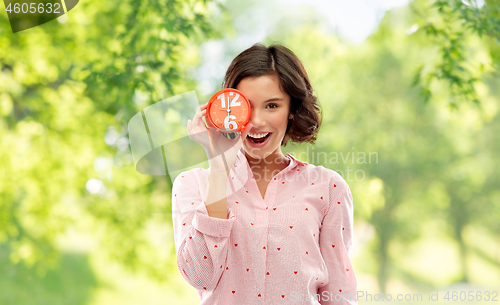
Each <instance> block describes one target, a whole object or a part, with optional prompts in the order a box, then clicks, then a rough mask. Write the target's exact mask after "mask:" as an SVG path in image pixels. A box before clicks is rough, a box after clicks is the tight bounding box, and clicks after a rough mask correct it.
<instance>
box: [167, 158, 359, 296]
mask: <svg viewBox="0 0 500 305" xmlns="http://www.w3.org/2000/svg"><path fill="white" fill-rule="evenodd" d="M286 156H287V157H288V158H289V159H290V163H289V164H288V166H287V167H286V168H285V169H284V170H282V171H281V172H279V173H278V174H277V175H275V176H274V177H273V178H271V181H270V182H269V185H268V187H267V190H266V193H265V197H264V199H263V198H262V196H261V194H260V191H259V188H258V186H257V182H256V180H255V178H254V177H253V174H252V171H251V169H250V166H249V164H248V161H247V159H246V157H245V155H244V152H243V151H242V150H239V151H238V156H237V160H236V162H235V165H234V166H233V168H232V169H231V171H230V172H229V176H228V182H227V213H228V214H227V215H228V219H220V218H215V217H210V216H208V212H207V209H206V207H205V202H204V199H205V194H206V189H207V175H208V169H202V168H197V169H193V170H190V171H185V172H183V173H181V174H179V175H178V176H177V178H176V179H175V181H174V183H173V189H172V218H173V226H174V240H175V249H176V254H177V265H178V268H179V270H180V272H181V274H182V276H183V277H184V278H185V280H186V281H187V282H188V283H189V284H190V285H191V286H193V287H194V288H196V289H197V290H198V294H199V297H200V299H201V303H200V304H201V305H214V304H228V305H235V304H236V305H245V304H252V305H253V304H316V305H317V304H323V305H325V304H357V301H356V296H355V295H356V290H357V283H356V277H355V275H354V270H353V268H352V265H351V262H350V259H349V256H350V253H351V248H352V234H353V233H352V232H353V228H352V223H353V204H352V202H353V200H352V196H351V192H350V189H349V186H348V185H347V183H346V182H345V180H344V179H343V178H342V176H340V175H339V174H338V173H337V172H335V171H333V170H330V169H327V168H325V167H323V166H315V165H312V164H308V163H306V162H302V161H299V160H297V159H296V158H295V157H293V156H292V155H290V154H286Z"/></svg>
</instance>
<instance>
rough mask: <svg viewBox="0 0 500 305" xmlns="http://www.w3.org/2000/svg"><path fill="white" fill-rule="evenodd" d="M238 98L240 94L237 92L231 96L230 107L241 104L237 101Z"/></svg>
mask: <svg viewBox="0 0 500 305" xmlns="http://www.w3.org/2000/svg"><path fill="white" fill-rule="evenodd" d="M239 98H240V95H239V94H238V93H236V96H235V97H234V98H233V100H232V101H231V104H230V106H231V107H236V106H241V102H238V99H239Z"/></svg>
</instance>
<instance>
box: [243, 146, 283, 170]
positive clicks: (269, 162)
mask: <svg viewBox="0 0 500 305" xmlns="http://www.w3.org/2000/svg"><path fill="white" fill-rule="evenodd" d="M245 157H246V158H247V161H248V164H249V165H250V169H251V170H252V172H254V173H256V172H258V173H262V172H267V171H271V172H272V171H276V170H278V171H281V170H283V169H285V168H286V167H287V166H288V164H290V159H289V158H288V157H286V156H285V155H284V154H283V153H282V152H281V150H279V151H276V152H274V153H272V154H270V155H269V156H267V157H265V158H253V157H251V156H249V155H248V154H247V153H246V152H245ZM266 176H267V175H266Z"/></svg>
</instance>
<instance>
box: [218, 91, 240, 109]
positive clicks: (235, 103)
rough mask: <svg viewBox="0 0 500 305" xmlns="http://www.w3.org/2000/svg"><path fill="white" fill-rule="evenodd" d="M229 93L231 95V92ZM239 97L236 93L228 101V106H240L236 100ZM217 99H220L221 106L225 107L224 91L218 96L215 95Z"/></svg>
mask: <svg viewBox="0 0 500 305" xmlns="http://www.w3.org/2000/svg"><path fill="white" fill-rule="evenodd" d="M231 93H232V92H231ZM230 95H232V94H230ZM239 98H240V95H239V94H238V93H236V96H235V97H234V98H233V100H232V101H231V102H230V103H229V107H236V106H241V102H238V99H239ZM217 99H219V100H220V102H221V105H222V108H226V94H225V93H221V94H219V96H217ZM230 99H231V98H230V97H228V98H227V100H228V102H229V100H230Z"/></svg>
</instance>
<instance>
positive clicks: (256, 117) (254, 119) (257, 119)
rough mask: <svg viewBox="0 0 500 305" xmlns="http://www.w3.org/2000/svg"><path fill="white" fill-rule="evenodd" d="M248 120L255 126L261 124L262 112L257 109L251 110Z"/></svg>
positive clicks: (262, 123) (262, 120)
mask: <svg viewBox="0 0 500 305" xmlns="http://www.w3.org/2000/svg"><path fill="white" fill-rule="evenodd" d="M250 122H251V123H252V124H253V126H255V127H259V126H263V125H264V118H263V117H262V114H260V113H259V112H258V111H252V114H251V115H250Z"/></svg>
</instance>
